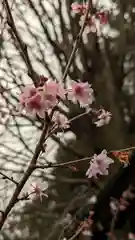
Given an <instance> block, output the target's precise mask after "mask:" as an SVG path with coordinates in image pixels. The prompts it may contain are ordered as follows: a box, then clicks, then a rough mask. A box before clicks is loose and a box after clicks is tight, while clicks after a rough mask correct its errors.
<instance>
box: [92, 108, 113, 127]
mask: <svg viewBox="0 0 135 240" xmlns="http://www.w3.org/2000/svg"><path fill="white" fill-rule="evenodd" d="M111 116H112V114H111V113H110V112H108V111H105V110H104V109H102V110H101V113H100V115H99V116H98V120H97V121H96V122H95V124H96V126H97V127H102V126H103V125H105V124H108V123H109V122H110V120H111Z"/></svg>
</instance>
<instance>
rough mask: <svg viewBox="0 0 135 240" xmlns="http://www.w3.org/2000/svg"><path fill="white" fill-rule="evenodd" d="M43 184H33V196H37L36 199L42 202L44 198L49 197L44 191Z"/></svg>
mask: <svg viewBox="0 0 135 240" xmlns="http://www.w3.org/2000/svg"><path fill="white" fill-rule="evenodd" d="M41 185H42V183H32V184H31V187H32V194H35V196H36V198H39V199H40V201H42V197H43V196H45V197H48V195H47V194H45V193H44V189H42V186H41Z"/></svg>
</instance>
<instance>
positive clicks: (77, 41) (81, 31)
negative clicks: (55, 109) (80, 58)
mask: <svg viewBox="0 0 135 240" xmlns="http://www.w3.org/2000/svg"><path fill="white" fill-rule="evenodd" d="M90 3H91V0H89V1H88V7H87V11H86V14H85V17H84V21H83V24H82V27H81V29H80V32H79V33H78V36H77V38H76V40H75V42H74V46H73V50H72V52H71V55H70V58H69V61H68V63H67V66H66V69H65V71H64V74H63V78H62V81H63V82H64V81H65V79H66V77H67V74H68V71H69V68H70V66H71V64H72V61H73V58H74V56H75V54H76V51H77V49H78V46H79V43H80V41H81V37H82V34H83V31H84V28H85V25H86V21H87V18H88V14H89V11H90V6H91V4H90Z"/></svg>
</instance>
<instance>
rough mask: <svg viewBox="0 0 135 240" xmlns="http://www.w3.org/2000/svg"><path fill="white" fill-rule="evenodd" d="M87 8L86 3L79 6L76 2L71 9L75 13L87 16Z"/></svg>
mask: <svg viewBox="0 0 135 240" xmlns="http://www.w3.org/2000/svg"><path fill="white" fill-rule="evenodd" d="M87 8H88V4H86V3H80V4H79V3H78V2H74V3H72V4H71V9H72V11H73V12H74V13H79V14H85V12H86V10H87Z"/></svg>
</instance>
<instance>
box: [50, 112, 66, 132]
mask: <svg viewBox="0 0 135 240" xmlns="http://www.w3.org/2000/svg"><path fill="white" fill-rule="evenodd" d="M52 120H53V121H54V122H55V124H56V125H57V126H58V127H60V128H69V122H68V119H67V117H66V116H65V115H63V114H61V113H60V112H58V111H55V112H54V114H53V118H52Z"/></svg>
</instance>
